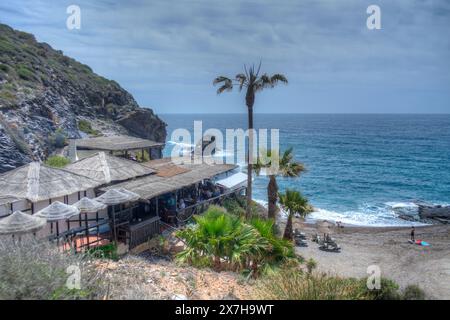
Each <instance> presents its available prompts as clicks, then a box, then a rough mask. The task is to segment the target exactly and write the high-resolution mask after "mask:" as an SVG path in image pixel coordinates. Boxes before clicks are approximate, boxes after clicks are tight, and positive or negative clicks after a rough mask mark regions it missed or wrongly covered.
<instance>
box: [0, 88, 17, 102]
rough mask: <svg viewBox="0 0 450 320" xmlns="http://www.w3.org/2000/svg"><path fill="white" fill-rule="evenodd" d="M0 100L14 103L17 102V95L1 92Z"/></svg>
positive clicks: (7, 91)
mask: <svg viewBox="0 0 450 320" xmlns="http://www.w3.org/2000/svg"><path fill="white" fill-rule="evenodd" d="M0 99H2V100H5V101H11V102H14V101H16V95H15V94H14V93H13V92H11V91H9V90H1V91H0Z"/></svg>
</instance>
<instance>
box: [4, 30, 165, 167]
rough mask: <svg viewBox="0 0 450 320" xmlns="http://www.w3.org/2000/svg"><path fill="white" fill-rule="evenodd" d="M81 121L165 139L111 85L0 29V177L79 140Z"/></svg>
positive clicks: (159, 126) (101, 130) (160, 127)
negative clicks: (65, 142) (64, 143)
mask: <svg viewBox="0 0 450 320" xmlns="http://www.w3.org/2000/svg"><path fill="white" fill-rule="evenodd" d="M80 120H84V121H87V122H89V123H91V124H92V127H93V128H95V130H96V134H108V135H110V134H116V133H117V134H130V135H133V136H137V137H141V138H146V139H152V140H155V141H157V142H164V141H165V139H166V124H165V123H164V122H163V121H162V120H161V119H160V118H159V117H158V116H157V115H155V114H154V113H153V111H152V110H151V109H146V108H141V107H139V105H138V104H137V103H136V101H135V100H134V98H133V97H132V95H131V94H130V93H128V92H127V91H126V90H124V89H123V88H121V87H120V85H119V84H117V83H116V82H115V81H111V80H107V79H105V78H103V77H101V76H99V75H97V74H95V73H94V72H92V70H91V68H89V67H88V66H86V65H84V64H81V63H79V62H77V61H75V60H74V59H72V58H69V57H67V56H65V55H64V54H63V53H62V52H61V51H56V50H54V49H52V48H51V47H50V46H49V45H48V44H45V43H38V42H37V41H36V40H35V38H34V36H33V35H30V34H28V33H24V32H21V31H17V30H13V29H12V28H10V27H8V26H6V25H2V24H0V142H1V145H0V172H4V171H6V170H10V169H11V168H14V167H17V166H19V165H22V164H24V163H27V162H29V161H31V160H33V159H35V160H39V159H41V160H43V159H45V157H47V156H48V155H49V154H51V153H52V152H53V151H54V150H55V149H56V148H57V147H60V146H58V143H55V141H59V140H61V139H62V140H64V139H67V138H80V137H81V136H82V132H80V131H79V128H78V124H79V121H80Z"/></svg>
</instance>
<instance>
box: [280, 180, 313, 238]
mask: <svg viewBox="0 0 450 320" xmlns="http://www.w3.org/2000/svg"><path fill="white" fill-rule="evenodd" d="M278 196H279V197H280V204H281V206H282V207H283V208H284V209H285V210H287V211H288V212H289V215H288V219H287V222H286V229H285V230H284V235H283V238H284V239H287V240H292V218H293V217H294V214H296V213H298V214H300V215H301V216H302V217H306V215H307V214H308V213H309V204H308V199H306V198H305V197H304V196H303V195H302V194H301V193H300V192H298V191H294V190H289V189H288V190H286V192H285V193H280V194H279V195H278Z"/></svg>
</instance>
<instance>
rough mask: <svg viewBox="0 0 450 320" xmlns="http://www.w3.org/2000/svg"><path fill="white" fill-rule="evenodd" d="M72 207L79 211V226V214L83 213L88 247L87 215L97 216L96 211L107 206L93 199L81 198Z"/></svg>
mask: <svg viewBox="0 0 450 320" xmlns="http://www.w3.org/2000/svg"><path fill="white" fill-rule="evenodd" d="M73 206H74V207H77V208H78V210H80V217H79V219H80V226H81V219H82V218H81V214H82V213H84V223H85V227H86V229H85V234H86V240H87V247H88V248H89V246H90V243H89V242H90V237H89V222H88V213H95V214H97V213H98V211H100V210H103V209H105V208H106V207H107V206H106V204H104V203H101V202H98V201H96V200H94V199H89V198H87V197H84V198H82V199H81V200H80V201H78V202H76V203H74V204H73ZM97 222H98V214H97ZM98 233H99V227H98V225H97V235H98Z"/></svg>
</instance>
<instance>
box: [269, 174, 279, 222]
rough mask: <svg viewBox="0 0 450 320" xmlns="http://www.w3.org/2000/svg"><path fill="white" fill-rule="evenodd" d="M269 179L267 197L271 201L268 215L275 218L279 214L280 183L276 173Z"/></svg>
mask: <svg viewBox="0 0 450 320" xmlns="http://www.w3.org/2000/svg"><path fill="white" fill-rule="evenodd" d="M269 179H270V180H269V184H268V186H267V199H268V201H269V203H268V213H267V215H268V218H269V219H273V220H275V217H276V214H277V199H278V185H277V179H276V177H275V176H274V175H271V176H270V177H269Z"/></svg>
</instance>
